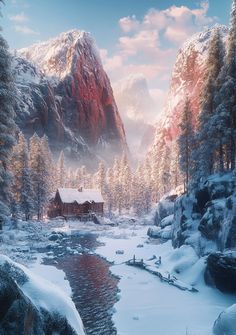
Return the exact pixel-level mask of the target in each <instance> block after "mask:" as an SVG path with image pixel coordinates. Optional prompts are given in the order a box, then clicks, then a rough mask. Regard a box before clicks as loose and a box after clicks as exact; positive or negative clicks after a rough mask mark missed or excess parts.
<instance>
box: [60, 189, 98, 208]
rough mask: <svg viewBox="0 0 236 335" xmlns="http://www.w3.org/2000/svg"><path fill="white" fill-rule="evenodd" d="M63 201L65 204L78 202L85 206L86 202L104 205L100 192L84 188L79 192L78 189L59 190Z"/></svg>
mask: <svg viewBox="0 0 236 335" xmlns="http://www.w3.org/2000/svg"><path fill="white" fill-rule="evenodd" d="M57 191H58V193H59V195H60V198H61V201H62V202H63V203H65V204H71V203H73V202H77V203H78V204H84V203H85V202H90V203H91V202H96V203H101V202H102V203H103V202H104V200H103V197H102V194H101V192H100V191H99V190H96V189H88V188H87V189H86V188H83V189H82V190H81V191H79V190H78V189H76V188H58V190H57Z"/></svg>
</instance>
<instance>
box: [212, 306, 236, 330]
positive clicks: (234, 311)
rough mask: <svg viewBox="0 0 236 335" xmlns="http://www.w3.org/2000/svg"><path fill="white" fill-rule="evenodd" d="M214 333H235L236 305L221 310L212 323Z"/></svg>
mask: <svg viewBox="0 0 236 335" xmlns="http://www.w3.org/2000/svg"><path fill="white" fill-rule="evenodd" d="M214 334H215V335H236V305H233V306H231V307H229V308H227V309H226V310H225V311H224V312H222V313H221V314H220V315H219V317H218V319H217V320H216V322H215V324H214Z"/></svg>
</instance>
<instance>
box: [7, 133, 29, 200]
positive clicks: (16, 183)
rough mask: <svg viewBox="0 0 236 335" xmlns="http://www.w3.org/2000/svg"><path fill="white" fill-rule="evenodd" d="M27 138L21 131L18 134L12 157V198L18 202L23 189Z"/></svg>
mask: <svg viewBox="0 0 236 335" xmlns="http://www.w3.org/2000/svg"><path fill="white" fill-rule="evenodd" d="M26 145H27V144H26V140H25V137H24V135H23V134H22V133H21V132H20V133H19V134H18V141H17V143H16V145H14V147H13V150H12V157H11V173H12V175H13V180H12V199H14V200H15V201H16V202H17V203H19V201H20V196H21V189H22V171H23V167H24V152H25V146H26Z"/></svg>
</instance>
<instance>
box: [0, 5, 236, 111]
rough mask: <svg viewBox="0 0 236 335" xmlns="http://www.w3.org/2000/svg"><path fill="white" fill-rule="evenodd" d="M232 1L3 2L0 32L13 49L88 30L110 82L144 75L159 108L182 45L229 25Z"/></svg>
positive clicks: (114, 83) (115, 83) (113, 82)
mask: <svg viewBox="0 0 236 335" xmlns="http://www.w3.org/2000/svg"><path fill="white" fill-rule="evenodd" d="M230 6H231V0H209V1H196V0H5V6H3V8H2V14H3V17H2V20H1V21H2V23H1V25H2V27H3V35H4V37H5V38H6V39H7V41H8V43H9V46H10V48H11V49H18V48H22V47H26V46H29V45H31V44H33V43H35V42H38V41H43V40H47V39H48V38H51V37H54V36H56V35H58V34H59V33H61V32H65V31H68V30H71V29H74V28H76V29H80V30H85V31H89V32H91V34H92V36H93V37H94V38H95V40H96V42H97V45H98V48H99V49H100V54H101V57H102V61H103V64H104V67H105V70H106V71H107V73H108V75H109V77H110V79H111V82H112V84H113V85H114V86H115V85H117V83H119V82H122V81H124V80H125V78H126V77H127V76H128V75H130V74H137V73H140V74H142V75H143V76H144V77H145V78H146V79H147V82H148V86H149V89H150V94H151V96H152V97H153V99H154V100H155V101H156V104H157V108H159V109H161V108H162V105H163V102H164V100H165V96H166V92H167V90H168V85H169V81H170V77H171V70H172V67H173V64H174V61H175V58H176V54H177V51H178V50H179V48H180V47H181V45H182V44H183V43H184V42H185V40H186V39H187V38H189V37H190V36H191V35H192V34H194V33H195V32H198V31H201V30H203V29H205V28H206V27H208V26H212V25H214V24H216V23H219V24H228V21H229V12H230Z"/></svg>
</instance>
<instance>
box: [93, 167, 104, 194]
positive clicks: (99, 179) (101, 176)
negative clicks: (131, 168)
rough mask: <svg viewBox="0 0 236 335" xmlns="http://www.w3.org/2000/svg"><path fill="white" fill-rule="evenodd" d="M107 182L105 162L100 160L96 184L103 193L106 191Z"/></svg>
mask: <svg viewBox="0 0 236 335" xmlns="http://www.w3.org/2000/svg"><path fill="white" fill-rule="evenodd" d="M105 183H106V169H105V165H104V163H103V162H100V163H99V166H98V171H97V173H96V174H95V186H96V188H98V189H99V190H100V191H101V192H102V194H103V193H104V187H105Z"/></svg>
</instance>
